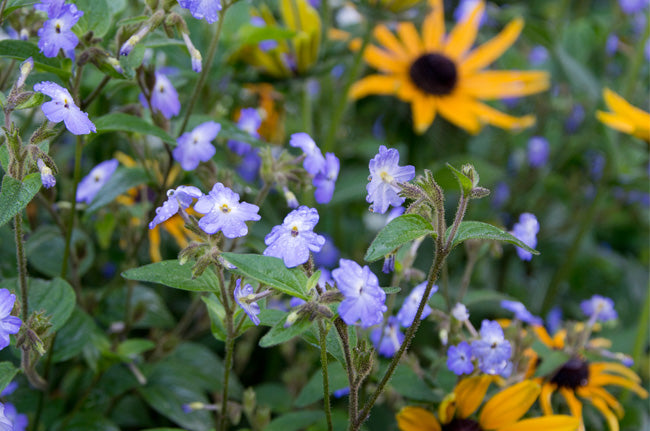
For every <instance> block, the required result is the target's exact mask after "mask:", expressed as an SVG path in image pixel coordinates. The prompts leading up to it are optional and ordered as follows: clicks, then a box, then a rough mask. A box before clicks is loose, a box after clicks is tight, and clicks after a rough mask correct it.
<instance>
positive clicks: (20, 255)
mask: <svg viewBox="0 0 650 431" xmlns="http://www.w3.org/2000/svg"><path fill="white" fill-rule="evenodd" d="M14 232H15V234H16V236H15V238H16V260H17V261H18V284H19V286H20V300H21V301H20V302H21V306H22V307H21V312H20V317H21V318H22V321H23V322H27V319H28V317H29V316H28V314H29V304H28V302H27V298H28V295H27V293H28V292H27V289H28V287H27V257H26V256H25V242H24V241H25V240H24V238H23V214H22V212H18V214H16V215H15V216H14Z"/></svg>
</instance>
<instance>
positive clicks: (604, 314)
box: [580, 295, 618, 322]
mask: <svg viewBox="0 0 650 431" xmlns="http://www.w3.org/2000/svg"><path fill="white" fill-rule="evenodd" d="M580 308H581V309H582V312H583V313H584V314H585V316H587V317H591V318H592V319H595V320H599V321H601V322H607V321H608V320H616V319H618V313H616V310H615V309H614V301H613V300H612V299H610V298H607V297H605V296H600V295H594V296H592V297H591V299H587V300H585V301H582V302H581V303H580Z"/></svg>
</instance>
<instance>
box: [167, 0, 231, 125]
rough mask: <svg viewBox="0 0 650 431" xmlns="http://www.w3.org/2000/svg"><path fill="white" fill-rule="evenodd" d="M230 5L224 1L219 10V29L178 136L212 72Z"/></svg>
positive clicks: (211, 43)
mask: <svg viewBox="0 0 650 431" xmlns="http://www.w3.org/2000/svg"><path fill="white" fill-rule="evenodd" d="M229 6H230V3H228V2H224V3H223V8H222V9H221V11H220V12H219V20H218V21H217V29H216V31H215V32H214V35H213V36H212V41H211V42H210V47H209V48H208V57H207V58H206V60H205V64H204V67H203V69H202V70H201V74H200V75H199V80H198V81H197V83H196V86H195V87H194V92H193V93H192V97H191V98H190V101H189V104H188V106H187V112H185V118H183V123H182V124H181V128H180V130H179V131H178V136H180V135H182V134H183V132H184V131H185V128H186V127H187V122H188V121H189V119H190V115H192V110H194V105H195V104H196V101H197V100H198V99H199V97H200V96H201V92H202V89H203V84H204V83H205V79H206V78H207V76H208V73H209V72H210V69H211V68H212V62H213V61H214V55H215V54H216V53H217V47H218V46H219V38H220V37H221V28H222V27H223V21H224V17H225V15H226V11H227V10H228V7H229Z"/></svg>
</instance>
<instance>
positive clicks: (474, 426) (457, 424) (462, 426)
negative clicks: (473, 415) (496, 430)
mask: <svg viewBox="0 0 650 431" xmlns="http://www.w3.org/2000/svg"><path fill="white" fill-rule="evenodd" d="M442 431H483V429H482V428H481V426H480V425H479V424H478V422H476V421H473V420H471V419H459V418H455V419H454V420H452V421H451V422H449V423H448V424H447V425H443V426H442Z"/></svg>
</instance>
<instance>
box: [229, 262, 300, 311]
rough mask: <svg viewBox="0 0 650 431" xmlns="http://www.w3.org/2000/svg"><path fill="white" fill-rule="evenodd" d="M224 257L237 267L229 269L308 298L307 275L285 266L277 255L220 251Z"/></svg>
mask: <svg viewBox="0 0 650 431" xmlns="http://www.w3.org/2000/svg"><path fill="white" fill-rule="evenodd" d="M222 256H223V257H224V259H226V260H227V261H228V262H230V263H232V264H233V265H235V266H236V267H237V269H232V270H230V271H232V272H234V273H236V274H240V275H243V276H246V277H250V278H252V279H253V280H257V281H259V282H260V283H262V284H265V285H267V286H269V287H272V288H274V289H277V290H279V291H280V292H283V293H286V294H287V295H291V296H296V297H298V298H302V299H304V300H308V299H309V297H308V295H307V291H306V287H307V276H306V275H305V273H304V272H302V271H301V270H300V269H298V268H291V269H289V268H287V267H286V266H285V264H284V262H283V261H282V259H278V258H277V257H272V256H262V255H259V254H238V253H222Z"/></svg>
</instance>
